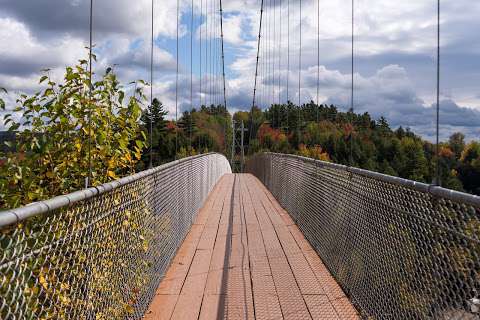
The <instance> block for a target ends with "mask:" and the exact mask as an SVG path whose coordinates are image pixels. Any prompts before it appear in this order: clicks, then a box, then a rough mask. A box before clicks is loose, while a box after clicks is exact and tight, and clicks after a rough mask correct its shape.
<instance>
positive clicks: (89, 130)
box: [85, 0, 93, 188]
mask: <svg viewBox="0 0 480 320" xmlns="http://www.w3.org/2000/svg"><path fill="white" fill-rule="evenodd" d="M89 33H90V34H89V36H90V42H89V43H90V44H89V48H88V50H89V55H88V64H89V67H88V68H89V71H88V77H89V80H88V81H89V83H88V95H89V103H88V149H87V151H88V177H87V179H86V183H85V188H88V187H90V186H91V183H92V100H93V92H92V90H93V72H92V64H93V53H92V51H93V0H90V29H89Z"/></svg>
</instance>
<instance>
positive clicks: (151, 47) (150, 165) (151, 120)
mask: <svg viewBox="0 0 480 320" xmlns="http://www.w3.org/2000/svg"><path fill="white" fill-rule="evenodd" d="M153 1H154V0H152V8H151V9H152V17H151V18H152V21H151V22H152V24H151V31H152V39H151V43H150V44H151V46H150V128H149V130H150V133H149V136H150V163H149V168H150V169H151V168H153V49H154V47H153V46H154V24H153V23H154V22H153V17H154V13H153V10H154V4H153Z"/></svg>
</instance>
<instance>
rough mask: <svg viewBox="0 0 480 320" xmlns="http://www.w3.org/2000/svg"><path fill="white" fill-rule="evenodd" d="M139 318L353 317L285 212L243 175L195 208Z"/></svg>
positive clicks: (232, 177) (223, 181) (223, 184)
mask: <svg viewBox="0 0 480 320" xmlns="http://www.w3.org/2000/svg"><path fill="white" fill-rule="evenodd" d="M145 319H150V320H153V319H155V320H157V319H188V320H190V319H359V317H358V315H357V312H356V310H355V309H354V307H353V306H352V305H351V303H350V301H349V300H348V298H347V297H346V296H345V294H344V293H343V291H342V289H341V288H340V287H339V286H338V284H337V283H336V282H335V280H334V279H333V278H332V276H331V275H330V273H329V272H328V270H327V269H326V268H325V266H324V265H323V263H322V261H321V260H320V258H319V257H318V255H317V254H316V253H315V251H314V250H313V249H312V247H311V246H310V244H309V243H308V242H307V241H306V240H305V238H304V236H303V234H302V233H301V232H300V230H299V229H298V228H297V226H296V225H295V223H294V222H293V221H292V219H291V218H290V216H289V215H288V213H287V212H286V211H285V210H283V209H282V208H281V206H280V205H279V204H278V202H277V201H276V200H275V199H274V197H273V196H272V195H271V194H270V192H268V190H267V189H266V188H265V187H264V186H263V185H262V184H261V183H260V182H259V181H258V180H257V179H256V178H255V177H253V176H251V175H248V174H236V175H233V174H232V175H226V176H224V177H223V178H222V179H221V181H220V182H219V183H218V184H217V186H216V187H215V189H214V190H213V192H212V193H211V195H210V196H209V198H208V200H207V201H206V204H205V206H204V207H203V208H202V210H200V212H199V214H198V216H197V219H196V221H195V224H194V225H193V226H192V229H191V230H190V232H189V234H188V235H187V237H186V239H185V241H184V243H183V244H182V246H181V247H180V249H179V251H178V253H177V255H176V257H175V258H174V260H173V262H172V265H171V266H170V268H169V270H168V271H167V274H166V275H165V278H164V280H163V281H162V283H161V284H160V286H159V288H158V290H157V293H156V296H155V298H154V300H153V301H152V304H151V305H150V308H149V310H148V311H147V313H146V315H145Z"/></svg>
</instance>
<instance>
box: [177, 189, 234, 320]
mask: <svg viewBox="0 0 480 320" xmlns="http://www.w3.org/2000/svg"><path fill="white" fill-rule="evenodd" d="M219 194H221V193H220V192H219V193H215V198H214V200H213V201H212V205H211V206H210V207H209V210H208V216H207V218H206V221H205V223H202V224H198V225H201V226H202V233H201V234H200V237H199V238H198V241H197V242H196V246H195V252H194V254H193V257H192V260H191V261H190V265H189V267H188V270H187V273H186V275H185V278H184V280H183V283H182V286H181V288H180V292H179V294H178V295H177V300H176V302H175V306H174V307H173V311H172V313H171V315H170V318H169V319H170V320H171V319H172V317H173V315H174V314H175V310H176V309H177V304H178V301H179V300H180V296H181V295H182V292H183V288H184V286H185V283H186V282H187V279H188V275H189V274H190V270H191V268H192V264H193V261H194V259H195V255H196V254H197V251H198V245H199V243H200V241H201V239H202V235H203V232H204V231H205V226H206V225H207V223H208V219H209V218H210V216H211V214H212V212H213V208H214V207H215V203H216V202H217V201H218V200H219V199H222V198H221V197H220V196H219ZM223 201H225V199H223ZM202 301H203V295H202ZM198 314H199V315H200V312H198Z"/></svg>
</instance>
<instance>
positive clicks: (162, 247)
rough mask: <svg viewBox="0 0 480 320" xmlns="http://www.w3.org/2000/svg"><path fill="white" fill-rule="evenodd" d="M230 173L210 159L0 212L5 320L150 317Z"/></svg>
mask: <svg viewBox="0 0 480 320" xmlns="http://www.w3.org/2000/svg"><path fill="white" fill-rule="evenodd" d="M226 173H231V168H230V165H229V163H228V160H227V159H226V158H225V157H224V156H223V155H221V154H217V153H209V154H204V155H198V156H194V157H189V158H185V159H181V160H178V161H174V162H171V163H168V164H165V165H162V166H159V167H157V168H154V169H151V170H146V171H144V172H140V173H137V174H134V175H132V176H129V177H125V178H123V179H119V180H117V181H113V182H111V183H107V184H104V185H101V186H98V187H94V188H89V189H86V190H81V191H77V192H74V193H71V194H68V195H63V196H59V197H55V198H53V199H50V200H46V201H41V202H37V203H33V204H31V205H28V206H25V207H22V208H18V209H13V210H9V211H4V212H0V297H1V298H0V319H13V320H16V319H18V320H20V319H22V320H23V319H53V318H55V319H141V318H142V316H143V315H144V312H145V311H146V310H147V308H148V306H149V304H150V302H151V300H152V298H153V296H154V295H155V292H156V290H157V287H158V284H159V283H160V281H161V280H162V278H163V276H164V274H165V272H166V270H167V268H168V266H169V264H170V263H171V261H172V259H173V257H174V256H175V254H176V251H177V250H178V248H179V247H180V245H181V244H182V242H183V240H184V238H185V236H186V235H187V233H188V232H189V230H190V228H191V225H192V223H193V222H194V220H195V216H196V215H197V213H198V210H199V209H200V208H201V207H202V206H203V205H204V202H205V201H206V199H207V197H208V195H209V193H210V192H211V190H212V189H213V187H214V186H215V184H216V183H217V181H218V180H219V179H220V178H221V177H222V176H223V175H224V174H226Z"/></svg>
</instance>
